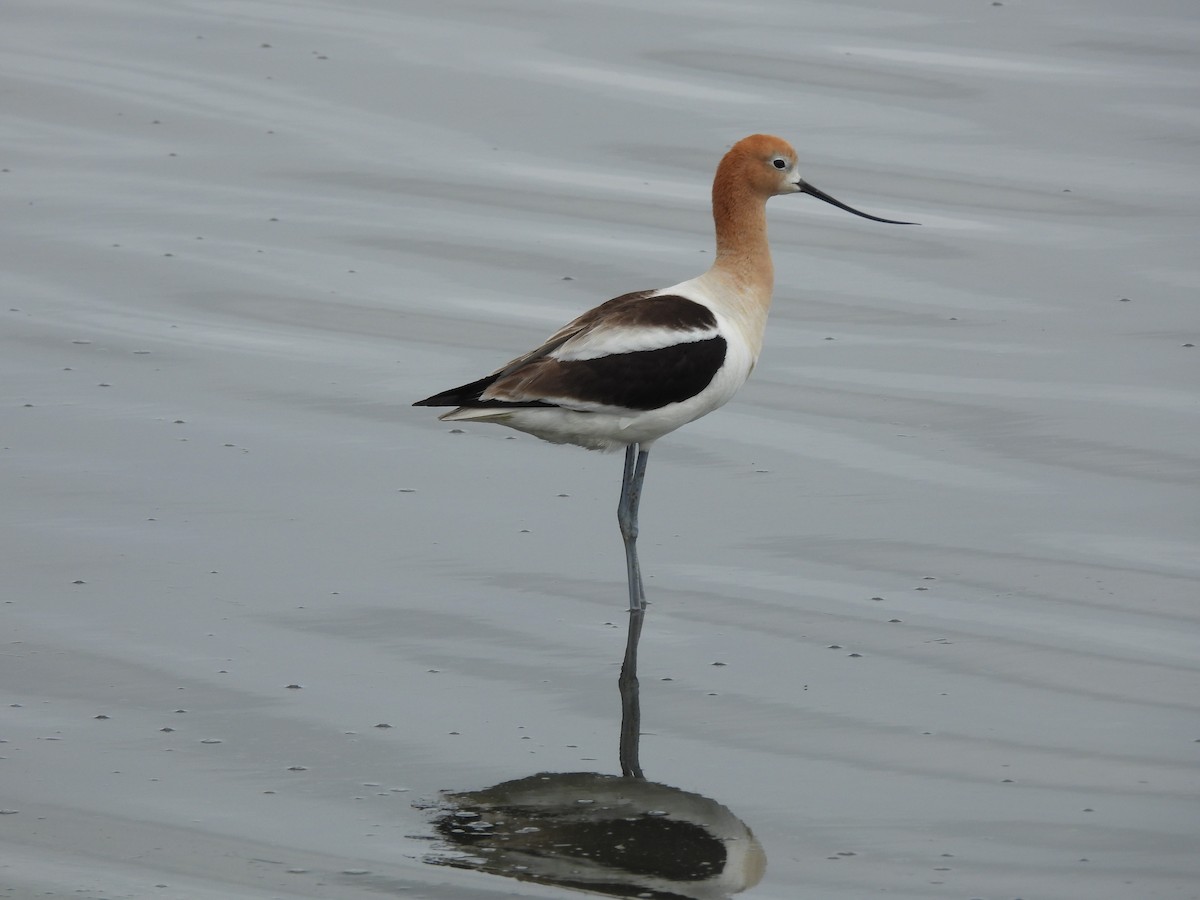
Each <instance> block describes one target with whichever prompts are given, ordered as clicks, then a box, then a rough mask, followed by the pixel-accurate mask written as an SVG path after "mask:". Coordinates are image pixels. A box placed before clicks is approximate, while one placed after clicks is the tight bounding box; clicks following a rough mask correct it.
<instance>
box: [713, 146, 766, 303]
mask: <svg viewBox="0 0 1200 900" xmlns="http://www.w3.org/2000/svg"><path fill="white" fill-rule="evenodd" d="M723 168H724V167H722V169H723ZM731 174H732V173H726V172H724V171H718V172H717V178H716V180H715V181H714V182H713V221H714V223H715V224H716V227H717V256H716V259H715V260H714V261H713V268H714V269H719V270H721V271H722V272H723V273H724V274H726V275H728V276H731V277H732V278H734V279H735V280H736V281H738V282H740V283H741V284H743V285H744V286H745V287H747V288H750V289H753V290H754V291H755V292H756V293H760V294H761V293H765V294H766V296H767V297H770V295H771V289H772V288H773V287H774V283H775V268H774V266H773V265H772V264H771V248H770V246H769V245H768V243H767V198H766V197H764V196H762V195H761V194H759V193H757V192H756V191H754V190H752V189H751V188H750V187H749V186H748V185H746V184H745V183H744V182H741V183H739V182H738V181H737V180H735V179H734V178H732V177H729V175H731Z"/></svg>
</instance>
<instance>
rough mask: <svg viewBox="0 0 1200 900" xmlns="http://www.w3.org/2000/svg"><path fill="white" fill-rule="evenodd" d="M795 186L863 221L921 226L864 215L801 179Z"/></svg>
mask: <svg viewBox="0 0 1200 900" xmlns="http://www.w3.org/2000/svg"><path fill="white" fill-rule="evenodd" d="M796 184H797V186H798V187H799V188H800V193H802V194H811V195H812V196H814V197H816V198H817V199H818V200H824V201H825V202H826V203H829V204H831V205H833V206H836V207H837V208H838V209H844V210H845V211H846V212H848V213H854V214H855V215H856V216H862V217H863V218H864V219H870V220H871V221H872V222H886V223H887V224H889V225H920V224H921V223H920V222H900V221H898V220H896V219H881V218H879V216H872V215H870V214H869V213H865V212H862V211H861V210H857V209H855V208H854V207H853V206H847V205H846V204H845V203H843V202H842V201H841V200H835V199H834V198H833V197H830V196H829V195H828V194H827V193H825V192H824V191H823V190H821V189H820V188H815V187H813V186H812V185H811V184H809V183H808V182H807V181H805V180H803V179H801V180H800V181H798V182H796Z"/></svg>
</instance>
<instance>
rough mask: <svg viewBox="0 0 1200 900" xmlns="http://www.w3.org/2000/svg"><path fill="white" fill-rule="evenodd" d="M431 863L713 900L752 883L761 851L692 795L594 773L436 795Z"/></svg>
mask: <svg viewBox="0 0 1200 900" xmlns="http://www.w3.org/2000/svg"><path fill="white" fill-rule="evenodd" d="M434 827H435V828H436V830H437V831H438V833H439V834H440V835H441V836H442V837H443V838H444V839H445V844H444V846H443V850H442V852H440V853H436V854H430V855H428V856H426V858H425V861H426V862H428V863H433V864H435V865H443V866H453V867H456V868H462V869H476V870H478V871H481V872H488V873H490V874H493V875H504V876H506V877H509V878H516V879H518V880H520V881H533V882H538V883H541V884H552V885H556V886H558V887H565V888H575V889H577V890H584V891H589V892H592V893H598V894H609V895H611V896H614V897H645V898H657V900H718V898H722V897H728V896H729V895H730V894H736V893H738V892H739V891H744V890H746V889H747V888H750V887H753V886H754V885H756V884H758V882H759V880H760V879H761V878H762V875H763V871H764V870H765V868H766V864H767V858H766V855H765V854H764V853H763V849H762V845H760V844H759V842H758V840H757V839H756V838H755V837H754V835H753V833H752V832H751V831H750V829H749V828H748V827H747V826H746V824H745V823H744V822H742V820H741V819H739V818H737V816H735V815H734V814H733V813H732V812H731V811H730V810H729V809H728V808H727V807H725V806H722V805H721V804H719V803H717V802H716V801H715V800H710V799H709V798H707V797H702V796H700V795H699V794H693V793H689V792H688V791H682V790H679V789H678V788H673V787H668V786H667V785H665V784H655V783H654V782H650V781H646V780H644V779H638V778H628V777H622V776H617V775H601V774H598V773H594V772H571V773H542V774H540V775H530V776H529V777H528V778H521V779H518V780H516V781H506V782H504V783H503V784H498V785H496V786H495V787H491V788H486V789H484V790H481V791H469V792H464V793H449V792H447V793H444V794H443V795H442V802H441V804H439V806H438V807H437V813H436V817H435V819H434Z"/></svg>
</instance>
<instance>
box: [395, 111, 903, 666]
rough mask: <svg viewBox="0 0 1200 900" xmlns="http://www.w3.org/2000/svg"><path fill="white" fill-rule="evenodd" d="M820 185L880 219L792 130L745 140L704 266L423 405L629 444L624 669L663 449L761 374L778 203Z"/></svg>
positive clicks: (624, 502)
mask: <svg viewBox="0 0 1200 900" xmlns="http://www.w3.org/2000/svg"><path fill="white" fill-rule="evenodd" d="M779 194H808V195H810V196H813V197H816V198H818V199H820V200H823V201H825V202H826V203H831V204H833V205H834V206H836V207H838V208H840V209H844V210H846V211H847V212H851V213H854V215H856V216H862V217H863V218H864V219H871V220H872V221H875V222H886V223H888V224H893V225H911V224H915V223H912V222H898V221H896V220H894V219H881V218H879V217H878V216H872V215H868V214H867V213H864V212H861V211H859V210H857V209H854V208H853V207H850V206H847V205H846V204H845V203H842V202H841V201H840V200H836V199H834V198H833V197H831V196H829V195H828V194H826V193H825V192H824V191H821V190H818V189H817V188H815V187H813V186H812V185H811V184H809V183H808V182H807V181H805V180H804V179H803V178H801V177H800V175H799V173H798V172H797V170H796V151H795V150H793V149H792V146H791V145H790V144H789V143H788V142H787V141H785V140H783V139H782V138H778V137H774V136H772V135H766V134H755V135H751V136H750V137H747V138H743V139H742V140H740V141H738V142H737V143H736V144H734V145H733V147H732V148H731V149H730V150H729V152H728V153H726V154H725V157H724V158H723V159H722V160H721V162H720V164H719V165H718V166H717V173H716V177H715V178H714V179H713V186H712V212H713V220H714V221H715V224H716V233H717V253H716V258H715V259H714V260H713V264H712V266H711V267H710V268H709V270H708V271H707V272H705V273H704V274H703V275H700V276H698V277H696V278H693V279H691V280H689V281H684V282H681V283H679V284H676V285H674V286H672V287H668V288H661V289H659V290H649V291H636V292H634V293H630V294H623V295H622V296H620V297H615V298H614V299H612V300H609V301H608V302H606V303H602V304H600V305H599V306H597V307H595V308H594V309H591V310H589V311H588V312H585V313H584V314H583V315H581V316H579V318H577V319H575V320H574V321H572V322H569V323H567V324H566V325H564V326H563V327H562V328H560V329H559V330H558V331H556V332H555V333H554V334H553V335H551V336H550V338H549V339H548V340H547V341H546V342H545V343H544V344H542V345H541V346H540V347H538V348H536V349H534V350H531V351H530V352H528V353H526V354H524V355H523V356H518V357H517V358H516V359H514V360H512V361H511V362H508V363H506V364H505V365H503V366H501V367H500V368H499V369H497V370H496V371H494V372H492V374H490V375H487V376H486V377H484V378H481V379H479V380H478V381H472V382H471V383H469V384H464V385H462V386H461V387H456V388H451V389H450V390H447V391H442V392H441V393H440V394H435V395H433V396H432V397H428V398H426V399H424V400H420V401H418V402H417V403H415V404H413V405H414V406H452V407H455V409H452V410H451V411H450V412H447V413H444V414H442V416H441V417H440V418H441V419H442V420H444V421H450V422H458V421H476V422H495V423H497V424H499V425H507V426H508V427H509V428H515V429H517V430H518V431H524V432H526V433H528V434H532V435H534V436H535V437H539V438H541V439H543V440H546V441H551V442H552V443H556V444H576V445H578V446H581V447H587V448H588V449H592V450H616V449H619V448H621V447H624V448H625V473H624V477H623V479H622V481H621V496H620V502H619V504H618V506H617V519H618V522H619V524H620V527H621V537H622V539H623V540H624V542H625V560H626V574H627V578H628V582H629V611H630V636H629V642H628V644H627V650H626V666H625V667H624V668H623V670H622V677H623V678H625V677H626V675H627V674H629V673H632V672H634V671H636V647H637V636H638V634H639V633H640V629H641V614H642V612H643V611H644V609H645V604H646V594H645V590H644V588H643V586H642V573H641V567H640V565H639V563H638V556H637V534H638V504H639V501H640V499H641V493H642V480H643V478H644V477H645V474H646V462H647V459H648V458H649V454H650V447H651V445H652V444H653V443H654V442H655V441H657V440H658V439H659V438H660V437H662V436H663V435H665V434H668V433H669V432H672V431H674V430H675V429H676V428H679V427H680V426H681V425H686V424H687V423H688V422H691V421H693V420H695V419H698V418H700V417H701V416H703V415H705V414H706V413H710V412H712V411H713V410H714V409H716V408H717V407H719V406H723V405H724V404H725V403H726V402H728V401H729V399H730V398H731V397H733V395H734V394H735V393H736V392H737V390H738V388H740V387H741V386H742V385H743V384H744V383H745V381H746V379H747V378H749V377H750V372H751V371H752V370H753V369H754V364H755V362H756V361H757V360H758V354H759V352H760V350H761V349H762V342H763V331H764V329H765V328H766V324H767V310H768V309H769V308H770V305H771V291H772V288H773V286H774V280H775V271H774V267H773V266H772V264H771V252H770V248H769V246H768V244H767V218H766V203H767V200H768V199H770V198H771V197H774V196H776V195H779Z"/></svg>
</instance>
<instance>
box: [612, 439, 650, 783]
mask: <svg viewBox="0 0 1200 900" xmlns="http://www.w3.org/2000/svg"><path fill="white" fill-rule="evenodd" d="M649 457H650V451H649V450H642V449H641V448H640V447H639V446H638V445H637V444H630V445H629V446H628V447H627V448H626V449H625V475H624V478H623V479H622V480H621V502H620V503H619V504H618V505H617V521H618V523H620V526H621V539H622V540H624V542H625V568H626V574H627V576H628V578H629V633H628V636H627V637H626V639H625V659H624V661H623V662H622V663H621V677H620V679H619V680H618V684H619V686H620V688H621V747H620V758H621V774H623V775H625V776H626V777H629V778H644V777H645V776H644V775H642V765H641V761H640V759H639V752H638V751H639V744H640V739H641V732H642V709H641V702H640V697H639V694H640V687H639V685H638V676H637V652H638V641H639V639H640V638H641V636H642V619H643V617H644V616H645V613H646V590H645V588H644V587H643V586H642V567H641V565H640V564H639V563H638V556H637V536H638V504H639V503H640V502H641V499H642V481H643V479H645V477H646V462H647V460H648V459H649Z"/></svg>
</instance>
